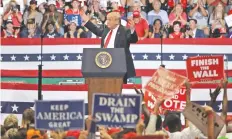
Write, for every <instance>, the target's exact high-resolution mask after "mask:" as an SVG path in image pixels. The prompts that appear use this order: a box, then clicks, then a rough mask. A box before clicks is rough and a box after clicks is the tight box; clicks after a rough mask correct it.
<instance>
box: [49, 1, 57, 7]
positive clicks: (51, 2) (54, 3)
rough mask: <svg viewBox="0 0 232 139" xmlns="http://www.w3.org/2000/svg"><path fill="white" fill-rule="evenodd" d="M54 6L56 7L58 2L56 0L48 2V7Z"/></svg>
mask: <svg viewBox="0 0 232 139" xmlns="http://www.w3.org/2000/svg"><path fill="white" fill-rule="evenodd" d="M52 4H53V5H56V1H55V0H49V1H48V6H49V5H52Z"/></svg>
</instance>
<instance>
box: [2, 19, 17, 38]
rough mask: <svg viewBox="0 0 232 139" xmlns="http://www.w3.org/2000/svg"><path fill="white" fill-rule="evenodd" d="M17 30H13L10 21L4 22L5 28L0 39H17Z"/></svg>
mask: <svg viewBox="0 0 232 139" xmlns="http://www.w3.org/2000/svg"><path fill="white" fill-rule="evenodd" d="M19 31H20V30H19V29H14V28H13V23H12V21H11V20H8V21H7V22H6V27H5V29H3V31H2V33H1V36H2V38H19Z"/></svg>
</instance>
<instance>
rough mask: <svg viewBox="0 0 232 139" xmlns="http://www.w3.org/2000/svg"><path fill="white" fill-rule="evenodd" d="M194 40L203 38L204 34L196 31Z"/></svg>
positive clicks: (198, 30)
mask: <svg viewBox="0 0 232 139" xmlns="http://www.w3.org/2000/svg"><path fill="white" fill-rule="evenodd" d="M195 38H205V34H204V31H203V30H200V29H197V30H196V35H195Z"/></svg>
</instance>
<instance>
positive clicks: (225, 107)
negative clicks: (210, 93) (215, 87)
mask: <svg viewBox="0 0 232 139" xmlns="http://www.w3.org/2000/svg"><path fill="white" fill-rule="evenodd" d="M227 83H228V81H227V80H224V81H223V83H222V87H223V89H224V93H223V102H222V113H221V118H222V119H223V120H224V121H226V118H227V111H228V98H227Z"/></svg>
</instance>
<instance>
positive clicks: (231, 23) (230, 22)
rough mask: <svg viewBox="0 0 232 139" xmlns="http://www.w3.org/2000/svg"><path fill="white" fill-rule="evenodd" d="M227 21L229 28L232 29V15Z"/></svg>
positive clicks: (227, 17)
mask: <svg viewBox="0 0 232 139" xmlns="http://www.w3.org/2000/svg"><path fill="white" fill-rule="evenodd" d="M225 21H226V24H227V26H228V27H232V14H231V15H228V16H226V17H225Z"/></svg>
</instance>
